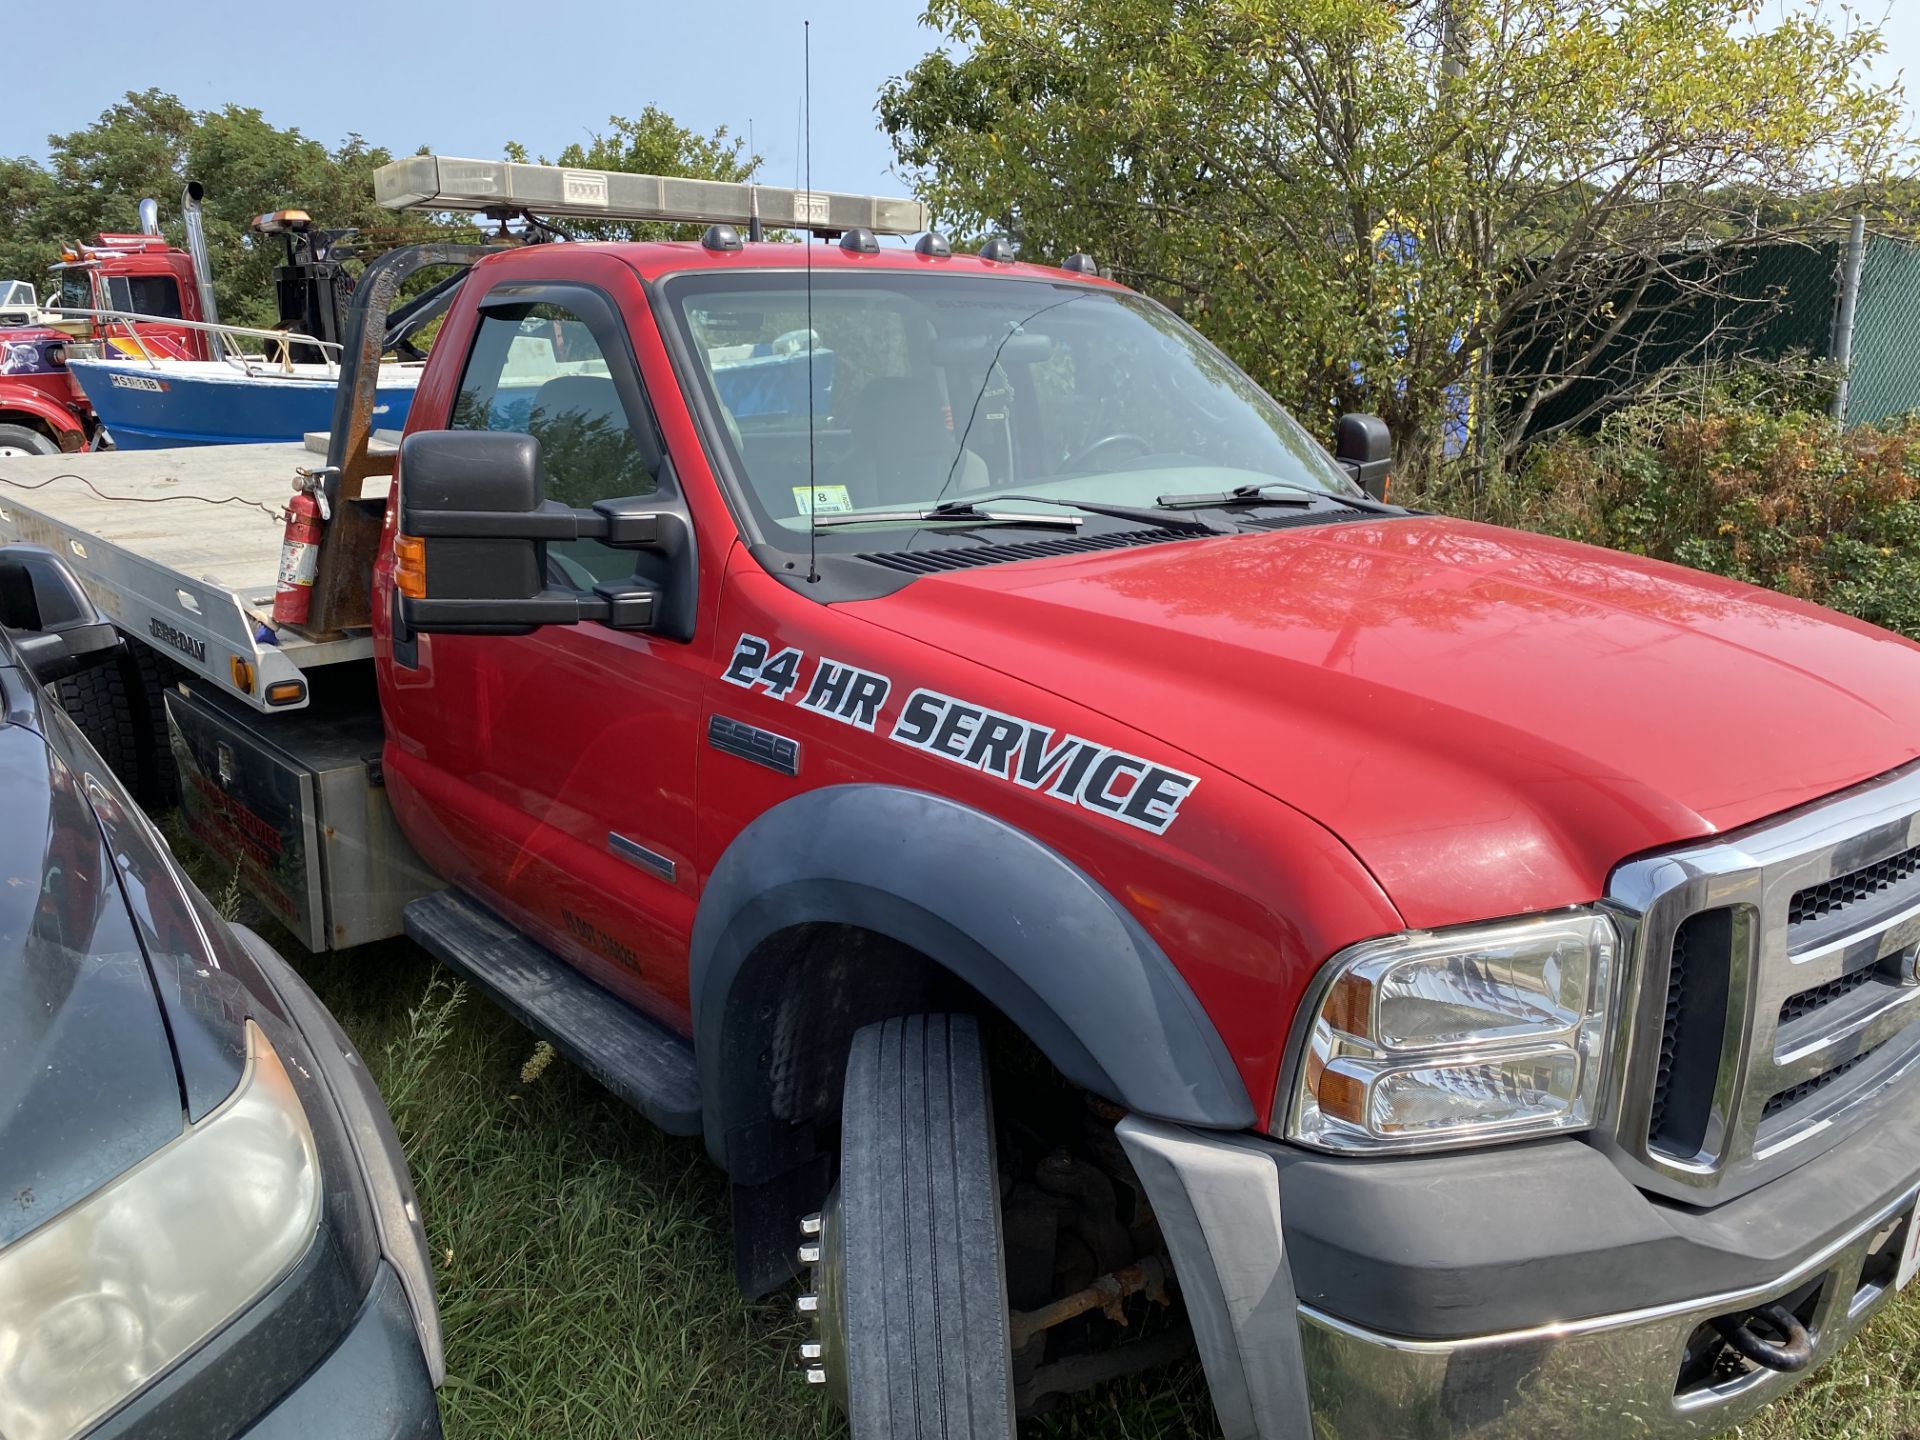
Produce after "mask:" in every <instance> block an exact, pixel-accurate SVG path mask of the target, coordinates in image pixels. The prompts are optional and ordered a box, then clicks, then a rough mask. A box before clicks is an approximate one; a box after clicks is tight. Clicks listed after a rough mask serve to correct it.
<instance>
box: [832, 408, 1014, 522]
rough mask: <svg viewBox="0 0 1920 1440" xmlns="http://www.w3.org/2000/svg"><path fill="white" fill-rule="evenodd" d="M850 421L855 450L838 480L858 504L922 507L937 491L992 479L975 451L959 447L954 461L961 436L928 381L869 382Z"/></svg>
mask: <svg viewBox="0 0 1920 1440" xmlns="http://www.w3.org/2000/svg"><path fill="white" fill-rule="evenodd" d="M850 420H851V424H850V426H849V432H850V435H851V440H852V450H851V453H850V454H849V455H848V456H847V458H846V459H845V460H844V461H842V462H841V463H840V465H839V466H837V467H836V468H835V471H834V479H835V480H836V481H837V482H838V483H840V484H842V485H845V486H846V487H847V490H848V493H849V494H850V496H851V497H852V499H853V503H854V504H855V505H858V506H868V505H922V504H926V503H928V502H930V501H932V500H933V499H934V497H935V496H936V495H942V494H944V495H949V496H950V495H954V494H956V493H960V492H964V491H968V490H982V489H985V488H986V487H987V485H988V484H990V483H991V479H992V477H991V476H990V475H989V474H988V472H987V462H986V461H984V460H982V459H981V458H980V457H979V456H978V455H976V454H974V453H973V451H971V450H961V451H959V452H958V453H959V455H960V463H959V464H958V465H955V464H954V455H955V451H956V447H957V446H958V444H959V437H958V436H956V435H955V434H954V432H953V430H952V428H951V426H950V424H949V421H948V417H947V412H946V408H945V407H944V406H943V405H942V404H941V401H940V396H939V393H938V391H937V390H936V389H935V388H934V386H933V385H932V384H931V383H929V382H926V381H922V380H917V379H913V378H910V377H905V376H900V377H889V378H886V379H881V380H872V381H869V382H868V384H867V387H866V388H865V389H864V390H862V391H861V392H860V394H859V396H858V397H857V398H856V399H855V401H854V403H853V414H852V416H851V417H850ZM949 477H951V478H949Z"/></svg>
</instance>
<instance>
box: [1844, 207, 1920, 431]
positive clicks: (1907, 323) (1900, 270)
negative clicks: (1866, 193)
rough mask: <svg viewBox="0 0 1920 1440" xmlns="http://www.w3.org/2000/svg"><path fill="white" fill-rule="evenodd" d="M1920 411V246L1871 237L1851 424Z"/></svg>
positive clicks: (1856, 336) (1850, 396) (1850, 389)
mask: <svg viewBox="0 0 1920 1440" xmlns="http://www.w3.org/2000/svg"><path fill="white" fill-rule="evenodd" d="M1909 410H1920V245H1909V244H1906V243H1904V242H1902V241H1899V240H1895V239H1893V238H1892V237H1891V236H1886V235H1870V236H1868V237H1867V248H1866V253H1865V255H1863V256H1862V257H1861V262H1860V290H1859V295H1858V298H1857V299H1856V300H1855V302H1854V317H1853V363H1852V365H1851V366H1850V367H1849V369H1848V383H1847V413H1846V415H1845V416H1844V417H1843V418H1844V419H1845V421H1846V423H1847V424H1849V425H1870V424H1872V423H1874V422H1875V421H1878V420H1885V419H1887V418H1889V417H1890V416H1894V415H1900V414H1904V413H1905V412H1907V411H1909Z"/></svg>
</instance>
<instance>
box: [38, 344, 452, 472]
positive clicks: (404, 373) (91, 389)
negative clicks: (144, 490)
mask: <svg viewBox="0 0 1920 1440" xmlns="http://www.w3.org/2000/svg"><path fill="white" fill-rule="evenodd" d="M68 368H69V369H70V370H71V371H72V373H73V376H74V378H75V379H76V380H78V381H79V382H80V388H81V389H82V390H84V391H86V394H87V399H88V400H89V401H90V402H91V403H92V405H93V410H94V413H95V414H96V415H98V416H99V417H100V423H101V424H102V425H104V426H106V429H107V433H108V434H110V435H111V436H112V437H113V443H114V444H115V445H116V446H118V447H119V448H120V449H122V450H158V449H171V448H173V447H176V446H181V445H251V444H258V443H261V442H272V441H289V440H299V439H300V438H302V437H303V436H305V435H307V434H310V433H311V432H313V431H315V430H326V429H328V428H330V427H331V425H332V424H333V402H334V395H335V393H336V392H337V391H338V389H339V385H338V384H337V382H335V381H334V380H333V379H331V378H326V377H318V376H315V377H309V376H304V375H273V374H260V375H247V374H244V373H242V372H241V371H239V370H237V369H235V368H233V367H231V366H226V365H222V364H220V363H219V362H210V363H209V362H170V361H165V360H162V361H159V362H157V363H156V364H153V365H149V364H147V363H146V362H145V361H114V360H82V359H74V360H70V361H69V362H68ZM381 371H382V373H381V378H380V384H379V386H378V389H377V390H376V392H375V398H374V411H373V415H374V420H373V423H374V426H375V428H377V429H381V430H398V429H401V428H402V427H403V426H405V424H406V423H407V411H408V410H409V409H410V408H411V407H412V405H413V392H414V387H415V386H416V385H417V384H418V383H419V378H420V377H419V369H418V367H408V368H406V369H404V370H402V369H399V368H398V367H392V366H382V367H381Z"/></svg>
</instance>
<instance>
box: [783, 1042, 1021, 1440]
mask: <svg viewBox="0 0 1920 1440" xmlns="http://www.w3.org/2000/svg"><path fill="white" fill-rule="evenodd" d="M801 1259H802V1260H803V1262H806V1263H809V1264H811V1265H812V1266H813V1274H814V1288H813V1293H812V1294H809V1295H806V1296H803V1297H802V1299H801V1308H802V1310H808V1311H812V1312H813V1314H814V1317H815V1319H816V1322H817V1334H818V1339H817V1340H816V1341H815V1342H813V1343H812V1344H809V1345H807V1346H806V1347H805V1348H804V1350H803V1355H804V1357H805V1362H806V1365H807V1378H808V1379H809V1380H811V1381H813V1382H814V1383H816V1384H824V1385H826V1386H828V1387H829V1389H830V1391H831V1393H833V1394H834V1395H835V1397H836V1398H837V1399H839V1400H840V1401H841V1402H842V1403H843V1404H844V1405H845V1406H846V1408H847V1412H848V1416H849V1418H850V1420H851V1422H852V1430H853V1437H854V1440H1009V1437H1011V1436H1012V1435H1013V1428H1014V1400H1013V1378H1012V1377H1013V1366H1012V1357H1011V1355H1010V1353H1009V1350H1008V1325H1007V1283H1006V1262H1005V1257H1004V1251H1003V1246H1002V1242H1001V1235H1000V1185H999V1176H998V1173H997V1169H996V1166H995V1159H994V1128H993V1102H992V1096H991V1094H990V1092H989V1089H988V1084H987V1066H986V1060H985V1057H984V1055H983V1054H982V1052H981V1046H980V1031H979V1027H978V1025H977V1024H976V1023H975V1022H974V1020H973V1019H972V1017H970V1016H965V1015H912V1016H908V1017H906V1018H904V1019H896V1020H887V1021H884V1022H882V1023H880V1024H878V1025H869V1026H867V1027H866V1028H865V1029H863V1030H861V1031H860V1032H859V1033H858V1034H857V1035H855V1036H854V1038H853V1048H852V1051H851V1053H850V1054H849V1056H848V1060H847V1084H846V1091H845V1098H844V1100H843V1102H842V1107H841V1138H840V1182H839V1184H838V1185H837V1186H836V1187H835V1188H834V1191H833V1194H832V1195H831V1196H830V1197H829V1199H828V1202H827V1208H826V1209H825V1210H824V1211H823V1212H822V1213H821V1214H820V1215H818V1216H813V1217H809V1219H808V1220H807V1221H806V1222H805V1223H804V1224H803V1238H802V1245H801Z"/></svg>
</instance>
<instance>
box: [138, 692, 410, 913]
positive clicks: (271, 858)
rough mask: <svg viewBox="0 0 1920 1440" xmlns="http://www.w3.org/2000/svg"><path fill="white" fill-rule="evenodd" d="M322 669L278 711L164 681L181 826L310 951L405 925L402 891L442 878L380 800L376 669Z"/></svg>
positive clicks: (406, 894) (383, 794)
mask: <svg viewBox="0 0 1920 1440" xmlns="http://www.w3.org/2000/svg"><path fill="white" fill-rule="evenodd" d="M329 678H330V679H333V680H335V681H336V683H334V684H332V685H330V686H329V689H328V692H326V693H323V694H317V695H315V697H314V700H313V703H312V704H311V705H310V706H309V707H308V708H307V709H305V710H300V711H294V712H290V713H287V714H281V715H261V714H257V713H255V712H254V711H252V710H249V709H247V708H245V707H243V706H241V705H240V704H238V703H236V702H234V701H230V700H227V699H226V698H224V697H223V696H220V695H216V694H213V693H211V692H210V691H209V690H207V689H206V688H205V687H203V686H201V685H198V684H183V685H181V686H178V687H176V688H175V689H173V690H170V691H169V692H168V693H167V725H168V731H169V734H170V738H171V740H172V744H173V753H174V760H175V762H176V763H177V764H178V766H179V768H180V791H181V810H182V813H183V815H184V817H185V820H186V826H187V830H188V833H190V834H191V835H192V836H193V838H194V839H195V840H196V841H197V842H199V843H200V844H201V845H204V846H205V847H206V848H207V849H208V850H210V851H211V852H212V853H213V854H215V855H216V856H218V857H219V858H220V859H222V860H223V861H225V862H226V863H227V864H229V865H233V866H235V867H236V868H237V869H238V871H239V873H240V877H241V880H242V882H243V883H244V884H245V885H246V887H247V888H248V890H250V891H251V892H252V893H253V894H255V895H257V896H258V897H259V898H260V900H261V902H262V903H263V904H264V905H265V906H266V907H267V909H268V910H270V911H271V912H272V913H273V915H274V916H275V917H276V918H277V919H278V920H279V921H280V923H281V924H283V925H285V926H286V927H287V929H288V930H290V931H291V932H292V933H293V934H294V936H295V937H296V938H297V939H299V940H300V942H301V943H302V944H304V945H305V946H306V947H307V948H308V949H310V950H341V949H346V948H347V947H349V946H353V945H363V944H365V943H367V942H368V941H370V940H384V939H386V938H388V937H390V936H394V935H399V934H401V933H402V931H403V922H402V919H401V911H402V910H403V909H404V908H405V907H406V905H407V903H408V902H409V901H412V900H416V899H418V898H419V897H420V896H422V895H426V894H430V893H432V892H433V891H435V890H439V889H441V888H442V885H443V882H442V881H441V880H440V879H439V877H438V876H436V875H434V874H433V873H432V872H431V871H430V870H428V869H427V867H426V865H425V864H424V863H423V862H422V861H421V859H420V857H419V856H418V855H417V854H416V853H415V852H414V849H413V846H412V845H410V844H409V843H408V842H407V839H406V837H405V836H404V835H402V834H401V833H400V828H399V826H398V825H396V824H395V823H394V819H393V810H392V808H391V807H390V806H389V805H388V803H387V794H386V790H385V788H384V787H383V786H382V784H381V782H380V748H381V742H382V732H381V726H380V711H379V706H378V703H377V701H376V698H375V696H374V694H373V687H372V685H371V683H370V682H371V678H372V677H371V675H370V674H368V675H365V676H351V677H350V676H348V675H345V674H341V675H339V676H337V677H329Z"/></svg>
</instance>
